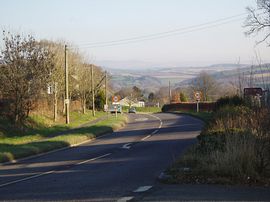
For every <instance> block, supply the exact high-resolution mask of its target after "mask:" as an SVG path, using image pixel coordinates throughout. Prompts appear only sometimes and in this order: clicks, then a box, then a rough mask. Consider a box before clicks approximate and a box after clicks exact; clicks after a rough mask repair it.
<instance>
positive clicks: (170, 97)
mask: <svg viewBox="0 0 270 202" xmlns="http://www.w3.org/2000/svg"><path fill="white" fill-rule="evenodd" d="M171 100H172V91H171V81H169V103H170V104H171Z"/></svg>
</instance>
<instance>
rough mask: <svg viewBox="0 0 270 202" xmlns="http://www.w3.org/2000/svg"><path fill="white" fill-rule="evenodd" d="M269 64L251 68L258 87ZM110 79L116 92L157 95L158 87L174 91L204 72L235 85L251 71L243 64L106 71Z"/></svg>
mask: <svg viewBox="0 0 270 202" xmlns="http://www.w3.org/2000/svg"><path fill="white" fill-rule="evenodd" d="M268 66H269V65H268V64H264V65H262V67H259V66H254V67H253V69H252V72H253V73H252V74H253V77H254V80H256V82H257V83H259V81H260V82H262V81H261V80H262V79H261V78H262V75H263V77H264V80H265V81H269V76H270V75H269V74H270V73H269V68H268ZM107 70H108V72H109V73H110V75H111V84H112V85H113V87H114V89H115V90H119V89H121V88H122V87H132V86H134V85H136V86H137V87H139V88H142V89H146V90H147V91H149V92H151V91H156V90H158V89H159V88H160V87H161V86H168V83H169V81H170V82H171V84H172V85H175V87H179V86H185V85H189V84H190V82H191V81H192V79H193V78H194V77H196V76H197V75H198V74H199V73H200V72H201V71H206V72H207V73H209V74H210V75H211V76H213V77H214V78H215V79H217V80H218V81H219V82H221V83H228V82H233V81H234V82H235V81H236V79H238V76H239V74H241V75H244V76H245V78H248V76H250V72H251V67H250V65H246V64H215V65H211V66H205V67H164V68H160V67H159V68H150V69H139V68H137V69H136V68H132V69H107Z"/></svg>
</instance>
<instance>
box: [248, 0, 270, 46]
mask: <svg viewBox="0 0 270 202" xmlns="http://www.w3.org/2000/svg"><path fill="white" fill-rule="evenodd" d="M247 11H248V16H247V18H246V21H245V23H244V26H245V27H246V28H247V29H248V30H247V31H246V32H245V33H246V35H252V34H258V33H259V32H264V37H263V38H262V39H261V40H260V41H259V42H257V43H261V42H264V41H266V42H267V40H268V39H269V37H270V32H269V28H270V0H257V9H255V8H252V7H247ZM267 43H268V42H267Z"/></svg>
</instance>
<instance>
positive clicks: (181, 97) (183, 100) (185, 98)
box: [180, 92, 188, 102]
mask: <svg viewBox="0 0 270 202" xmlns="http://www.w3.org/2000/svg"><path fill="white" fill-rule="evenodd" d="M180 101H181V102H187V101H188V98H187V96H186V94H185V93H184V92H180Z"/></svg>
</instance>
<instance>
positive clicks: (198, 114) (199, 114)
mask: <svg viewBox="0 0 270 202" xmlns="http://www.w3.org/2000/svg"><path fill="white" fill-rule="evenodd" d="M176 113H180V114H186V115H189V116H193V117H195V118H199V119H201V120H202V121H204V122H205V123H208V122H209V121H211V119H212V118H213V112H183V111H177V112H176Z"/></svg>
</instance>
